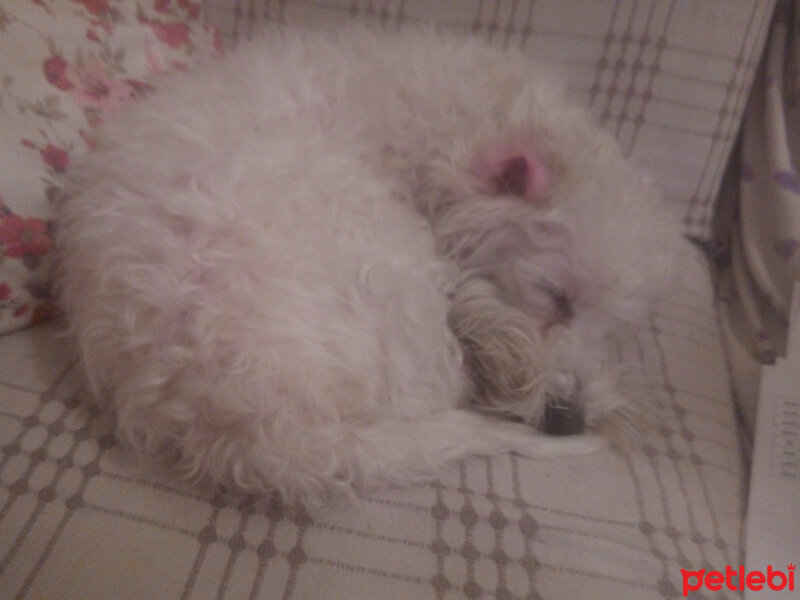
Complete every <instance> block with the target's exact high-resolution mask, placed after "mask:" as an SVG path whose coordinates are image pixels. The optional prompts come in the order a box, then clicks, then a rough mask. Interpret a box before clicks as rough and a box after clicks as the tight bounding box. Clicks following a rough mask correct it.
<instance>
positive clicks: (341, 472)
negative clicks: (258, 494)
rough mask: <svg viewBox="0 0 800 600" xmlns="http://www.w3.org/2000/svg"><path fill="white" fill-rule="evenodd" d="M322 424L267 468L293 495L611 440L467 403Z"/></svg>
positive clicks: (347, 490) (411, 478)
mask: <svg viewBox="0 0 800 600" xmlns="http://www.w3.org/2000/svg"><path fill="white" fill-rule="evenodd" d="M318 427H319V428H320V430H319V431H310V432H308V431H307V432H305V434H304V435H303V438H304V441H305V443H303V442H300V444H299V445H298V446H295V447H294V449H293V451H292V452H291V454H287V455H285V456H284V457H283V459H282V461H281V465H280V467H278V469H277V470H272V469H270V471H271V472H270V473H264V472H263V471H262V472H261V473H260V475H261V477H264V476H265V475H266V476H267V480H262V481H263V483H264V484H266V486H267V487H269V486H270V484H271V486H274V487H277V488H278V490H279V491H280V493H281V494H282V495H283V496H284V497H285V498H286V499H288V500H291V501H299V502H301V503H303V504H306V505H315V504H319V503H321V502H325V501H328V500H330V499H331V497H335V496H340V495H346V496H352V495H354V494H355V493H356V492H357V491H359V490H360V491H364V490H369V489H372V488H376V487H383V486H392V485H398V486H403V485H410V484H414V483H419V482H420V481H424V480H430V479H433V478H434V477H436V476H437V475H439V474H441V473H442V471H443V469H444V468H445V467H446V466H447V465H449V464H452V463H453V462H455V461H458V460H462V459H465V458H467V457H470V456H474V455H484V456H491V455H497V454H500V453H503V452H515V453H518V454H520V455H523V456H527V457H532V458H548V457H560V456H572V455H579V454H586V453H589V452H593V451H595V450H598V449H599V448H601V447H602V446H603V445H604V442H603V440H602V438H600V437H598V436H593V435H580V436H568V437H553V436H546V435H544V434H542V433H540V432H538V431H536V430H535V429H533V428H532V427H530V426H529V425H525V424H522V423H515V422H511V421H507V420H502V419H499V418H496V417H493V416H489V415H484V414H480V413H475V412H471V411H468V410H460V409H451V410H445V411H441V412H438V413H433V414H431V415H428V416H427V417H424V418H421V419H418V420H405V421H396V420H389V421H378V422H374V423H371V424H365V423H359V424H354V423H349V422H347V421H341V422H337V423H331V424H329V425H326V426H318ZM316 428H317V427H315V428H314V429H316ZM321 440H324V441H322V443H320V441H321ZM273 451H274V448H273ZM259 463H261V461H259V460H257V459H256V460H254V461H253V462H252V464H253V465H254V466H255V465H258V464H259ZM261 464H262V465H263V463H261ZM244 487H246V488H247V487H250V486H244Z"/></svg>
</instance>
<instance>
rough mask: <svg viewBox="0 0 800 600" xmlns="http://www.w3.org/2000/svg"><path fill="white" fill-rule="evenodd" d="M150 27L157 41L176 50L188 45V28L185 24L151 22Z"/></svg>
mask: <svg viewBox="0 0 800 600" xmlns="http://www.w3.org/2000/svg"><path fill="white" fill-rule="evenodd" d="M150 27H151V28H152V30H153V33H155V34H156V37H157V38H158V41H160V42H162V43H164V44H166V45H167V46H169V47H170V48H173V49H176V48H180V47H181V46H185V45H186V44H188V43H189V26H188V25H186V23H157V22H151V23H150Z"/></svg>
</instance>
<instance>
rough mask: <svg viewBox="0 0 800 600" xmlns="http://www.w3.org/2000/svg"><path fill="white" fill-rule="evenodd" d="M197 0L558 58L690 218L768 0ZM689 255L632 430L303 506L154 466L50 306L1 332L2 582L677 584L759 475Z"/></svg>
mask: <svg viewBox="0 0 800 600" xmlns="http://www.w3.org/2000/svg"><path fill="white" fill-rule="evenodd" d="M206 4H207V10H208V15H209V19H210V20H211V21H212V22H213V23H215V24H217V25H219V26H220V27H222V29H223V31H224V32H225V33H226V35H228V36H229V37H230V38H232V39H235V38H237V37H240V38H241V37H245V36H246V35H248V34H249V33H250V32H252V30H253V29H254V28H255V27H257V25H258V24H259V23H260V22H262V21H263V20H265V19H268V18H269V19H284V18H285V19H291V20H295V19H332V18H335V17H341V16H344V17H347V16H350V15H356V16H359V17H362V18H369V19H373V20H375V19H377V20H380V21H383V22H385V23H387V24H390V23H392V22H394V21H398V20H399V21H404V20H411V19H417V18H420V19H421V18H430V17H434V18H437V19H438V20H443V21H446V22H450V23H452V24H454V25H455V26H457V27H460V28H462V29H469V30H473V31H475V32H476V34H478V35H483V36H487V37H489V38H490V39H492V41H493V42H496V43H498V44H505V45H509V44H516V45H523V46H524V47H525V48H529V49H530V50H531V51H532V52H535V53H536V54H540V55H542V56H545V57H547V58H549V59H552V60H554V61H556V62H559V63H560V64H562V65H563V66H564V68H565V69H566V70H567V71H568V72H569V74H570V77H571V89H572V90H573V92H574V95H575V97H576V99H577V100H578V101H579V102H583V103H584V104H586V105H587V106H589V107H590V109H591V110H592V111H593V112H594V113H595V114H596V115H597V117H598V118H599V119H600V121H601V122H602V123H603V124H604V126H605V127H607V128H610V129H611V130H612V131H613V132H614V133H615V134H616V135H617V136H618V138H619V139H620V141H621V143H622V145H623V147H624V148H625V150H626V151H627V152H629V153H630V154H632V155H633V157H634V158H635V160H638V161H639V162H641V163H642V164H644V165H645V166H648V167H650V168H651V170H652V171H653V172H654V174H655V177H656V178H657V180H658V181H659V183H661V184H662V186H663V187H664V189H665V190H666V194H667V196H668V198H669V199H670V200H671V201H672V203H673V204H674V205H675V207H676V210H677V211H679V212H680V213H681V215H682V216H683V218H684V222H685V224H686V230H687V232H689V233H691V234H693V235H696V236H699V237H703V236H704V235H706V231H707V225H708V220H709V218H710V215H711V208H712V200H713V197H714V193H715V190H716V187H717V185H718V179H719V172H720V171H721V170H722V168H723V165H724V162H725V160H726V156H727V154H728V152H729V150H730V145H731V141H732V140H733V137H734V136H735V132H736V129H737V126H738V121H739V115H740V112H741V107H742V105H743V104H744V101H745V97H746V95H747V88H748V85H749V81H750V79H751V77H752V71H753V67H754V65H755V63H756V61H757V57H758V53H759V50H760V47H761V44H762V41H763V37H764V35H765V33H766V30H767V23H768V19H769V13H770V10H771V3H770V2H767V1H763V2H758V1H753V2H745V1H741V2H737V3H735V7H732V4H731V3H728V2H723V1H711V0H702V1H698V2H670V1H656V2H648V1H641V2H629V1H626V0H620V1H619V2H601V1H594V0H592V1H574V2H573V1H570V2H563V1H559V0H538V1H531V2H523V1H511V0H509V1H488V0H474V1H467V0H463V1H458V2H423V1H421V0H420V1H412V0H406V1H398V0H387V1H385V2H364V1H359V2H346V1H337V2H334V1H332V0H331V1H324V2H323V1H318V2H311V1H308V2H299V1H293V2H268V1H264V0H239V1H235V0H232V1H230V2H227V1H224V0H215V1H214V2H207V3H206ZM684 271H685V272H684V278H683V281H682V283H681V285H680V286H679V287H678V289H676V290H675V293H674V294H673V295H672V296H671V297H670V298H668V299H667V300H666V301H665V303H664V305H663V306H662V307H661V308H660V309H659V311H658V312H657V314H656V315H654V317H653V319H652V321H651V323H650V325H649V327H647V328H646V329H644V330H642V331H641V332H640V333H639V335H638V337H637V339H636V340H635V341H632V342H631V343H630V344H626V345H621V346H619V347H618V349H617V351H618V352H619V354H620V357H621V358H622V359H628V358H629V359H635V360H641V361H643V362H644V364H645V369H646V371H647V375H648V379H649V381H650V383H651V387H652V390H653V395H654V397H655V398H656V402H657V404H659V405H660V406H661V409H662V413H661V415H662V418H661V419H659V421H658V423H657V425H656V427H655V429H654V431H652V432H651V433H650V434H649V435H648V438H647V441H646V444H645V445H644V447H643V448H642V449H641V450H640V451H636V452H632V453H627V454H614V453H612V452H610V451H605V452H599V453H596V454H593V455H590V456H584V457H576V458H570V459H563V460H562V459H559V460H552V461H532V460H529V459H525V458H521V457H517V456H512V455H508V456H502V457H498V458H495V459H484V458H474V459H472V460H469V461H466V462H464V463H462V464H459V465H455V466H454V467H453V468H452V470H451V471H449V472H448V473H447V474H445V476H444V477H442V479H441V480H439V481H437V482H435V483H433V484H430V485H424V486H419V487H415V488H411V489H402V490H385V491H383V492H380V493H376V494H371V495H368V496H365V497H363V498H361V499H360V500H359V501H358V502H357V503H356V504H355V505H353V506H335V507H331V508H328V509H326V510H323V511H320V512H319V513H314V514H306V513H302V512H297V511H292V510H291V509H289V508H288V507H284V506H281V505H280V504H279V503H277V502H274V501H271V500H269V499H263V498H261V499H258V498H241V497H234V496H228V495H225V494H223V493H201V492H198V491H197V490H193V489H189V488H185V487H182V486H179V485H176V484H175V483H174V482H172V481H170V480H169V479H168V478H166V477H164V476H163V475H161V474H153V473H150V472H148V471H146V470H145V469H144V468H143V467H142V466H141V465H137V464H136V463H134V462H133V460H132V459H131V457H130V456H129V455H127V454H126V453H125V452H124V451H123V450H122V449H120V448H118V447H117V446H116V445H115V443H114V439H113V436H112V434H111V427H110V422H109V419H108V416H107V415H106V414H105V413H104V412H103V411H102V410H100V409H98V408H96V407H92V406H91V405H89V404H87V403H86V402H85V398H84V395H83V394H82V393H81V390H80V378H79V372H78V369H77V368H76V365H75V361H74V358H73V357H72V355H71V354H70V352H69V351H68V350H67V348H66V347H65V344H64V340H62V339H61V338H59V337H58V336H57V335H56V334H57V327H58V326H57V324H52V323H51V324H46V325H40V326H38V327H36V328H33V329H29V330H26V331H22V332H18V333H16V334H13V335H10V336H6V337H3V338H0V599H6V598H36V599H50V598H58V599H60V600H71V599H75V600H78V599H80V600H93V599H98V600H99V599H108V598H113V599H115V600H124V599H132V600H133V599H137V600H140V599H144V598H147V599H156V598H158V599H171V598H176V599H177V598H191V599H200V598H208V599H218V598H230V599H237V600H238V599H263V600H276V599H290V598H291V599H299V600H314V599H319V600H323V599H324V600H331V599H340V598H341V599H362V598H363V599H367V598H369V599H372V598H376V599H378V598H380V599H382V600H383V599H386V600H392V599H398V600H399V599H404V600H406V599H414V600H417V599H427V598H430V599H457V598H499V599H512V598H531V599H536V598H542V599H565V600H575V599H582V600H584V599H587V600H591V599H594V598H597V599H601V598H602V599H604V600H605V599H608V598H615V599H616V598H620V599H623V598H624V599H633V600H637V599H641V600H652V599H654V598H664V599H670V600H671V599H675V598H679V597H682V595H681V573H680V569H681V568H686V569H699V568H708V569H717V570H724V567H725V565H734V566H736V565H738V564H741V562H742V556H741V523H742V517H743V512H744V503H745V481H746V472H745V465H744V461H743V457H742V452H741V444H740V441H739V438H738V429H737V423H736V419H735V415H734V410H733V406H732V403H731V398H730V389H729V383H728V371H727V368H726V364H725V360H724V355H723V351H722V347H721V344H720V337H719V330H718V326H717V321H716V315H715V311H714V308H713V301H712V295H713V294H712V290H711V286H710V283H709V279H708V275H707V272H706V266H705V264H704V263H703V261H702V260H701V258H700V257H699V255H694V254H693V255H692V258H691V260H688V261H687V264H686V265H685V270H684ZM706 594H709V592H706ZM726 594H727V595H726ZM703 597H710V596H704V595H702V594H697V593H696V595H695V598H703ZM714 597H715V598H735V597H738V596H737V595H736V594H735V593H732V592H725V591H723V592H720V593H719V594H717V595H715V596H714Z"/></svg>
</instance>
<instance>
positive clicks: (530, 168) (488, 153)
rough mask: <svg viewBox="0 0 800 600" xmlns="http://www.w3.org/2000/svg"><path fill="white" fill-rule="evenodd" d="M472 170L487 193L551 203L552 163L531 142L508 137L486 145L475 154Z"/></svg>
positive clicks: (533, 201)
mask: <svg viewBox="0 0 800 600" xmlns="http://www.w3.org/2000/svg"><path fill="white" fill-rule="evenodd" d="M470 171H471V172H472V175H473V176H474V177H475V179H476V180H477V182H478V186H479V188H480V190H481V191H482V192H484V193H487V194H491V195H493V196H501V195H509V196H517V197H518V198H522V199H523V200H526V201H528V202H530V203H531V204H533V205H534V206H545V205H546V204H547V200H548V196H549V191H550V181H551V179H552V175H551V172H550V167H549V166H548V165H547V163H546V162H545V160H544V159H543V158H542V157H541V155H540V153H539V152H538V151H537V150H536V149H535V148H534V147H533V146H531V145H527V144H524V143H518V142H514V141H504V142H497V143H494V144H490V145H488V146H485V147H484V148H483V149H482V150H481V151H479V152H478V154H477V155H476V156H475V158H473V160H472V163H471V164H470Z"/></svg>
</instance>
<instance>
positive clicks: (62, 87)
mask: <svg viewBox="0 0 800 600" xmlns="http://www.w3.org/2000/svg"><path fill="white" fill-rule="evenodd" d="M219 52H221V48H220V36H219V34H218V32H216V31H215V30H213V29H212V28H211V27H209V26H208V25H205V24H204V22H203V15H202V7H201V2H200V0H17V1H16V2H6V3H1V4H0V57H2V59H0V122H2V130H1V131H2V135H0V333H6V332H9V331H12V330H14V329H19V328H20V327H23V326H25V325H28V324H30V323H33V322H36V321H38V320H41V319H43V318H45V317H47V316H49V315H51V314H52V313H53V312H55V303H54V301H53V298H52V296H51V293H50V286H49V284H50V275H51V271H52V263H53V257H52V253H53V240H52V237H51V233H52V223H51V218H52V214H53V213H52V209H53V204H54V203H55V202H57V201H58V198H59V195H60V188H59V183H58V178H59V175H60V174H62V173H64V172H65V171H66V170H67V169H69V166H70V163H71V162H73V161H74V160H75V159H76V158H77V157H78V156H79V155H80V154H81V153H83V152H85V151H86V149H87V148H88V147H89V145H90V144H91V130H92V127H94V126H96V125H97V124H98V123H100V122H102V121H103V120H104V119H105V118H106V117H107V116H108V115H109V114H111V113H112V112H114V111H115V110H116V109H117V108H119V106H120V105H122V104H124V103H125V102H129V101H131V100H133V99H135V98H138V97H140V96H142V95H145V94H147V93H148V92H149V91H150V90H151V89H152V86H153V85H158V80H157V78H154V77H153V76H154V75H158V74H161V73H164V72H166V71H168V70H171V69H186V68H187V67H189V66H190V65H191V64H192V63H194V62H197V61H200V60H203V59H205V58H207V57H209V56H213V55H215V54H218V53H219Z"/></svg>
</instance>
